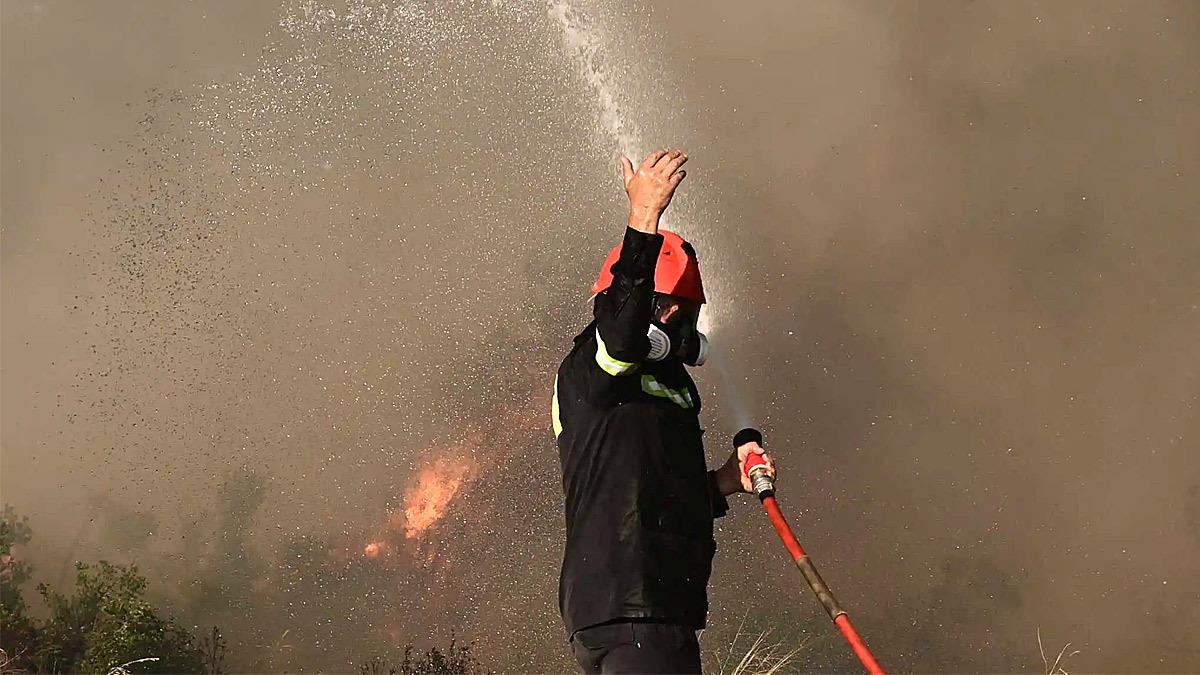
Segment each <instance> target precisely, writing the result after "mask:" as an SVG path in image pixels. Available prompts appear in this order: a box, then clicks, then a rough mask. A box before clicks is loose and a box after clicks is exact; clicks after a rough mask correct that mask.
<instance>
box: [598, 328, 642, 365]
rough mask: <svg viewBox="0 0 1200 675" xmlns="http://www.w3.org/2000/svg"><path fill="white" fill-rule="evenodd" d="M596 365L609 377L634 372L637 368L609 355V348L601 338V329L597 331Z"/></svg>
mask: <svg viewBox="0 0 1200 675" xmlns="http://www.w3.org/2000/svg"><path fill="white" fill-rule="evenodd" d="M596 365H598V366H600V369H601V370H603V371H604V372H606V373H608V374H609V375H624V374H626V373H629V372H632V371H633V370H635V369H636V368H637V365H638V364H636V363H628V362H626V361H622V360H620V359H614V358H613V357H612V355H610V354H609V353H608V348H607V347H605V346H604V340H603V339H602V338H601V337H600V329H598V328H597V329H596Z"/></svg>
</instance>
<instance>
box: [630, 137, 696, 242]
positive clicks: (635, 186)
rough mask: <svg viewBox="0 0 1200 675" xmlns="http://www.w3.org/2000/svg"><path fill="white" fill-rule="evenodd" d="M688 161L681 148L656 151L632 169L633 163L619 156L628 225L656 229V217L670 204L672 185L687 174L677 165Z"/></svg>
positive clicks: (673, 187) (636, 228)
mask: <svg viewBox="0 0 1200 675" xmlns="http://www.w3.org/2000/svg"><path fill="white" fill-rule="evenodd" d="M687 160H688V156H687V155H686V154H685V153H684V152H683V151H682V150H665V149H664V150H656V151H654V152H652V153H650V154H649V155H648V156H647V157H646V159H645V161H643V162H642V166H641V167H639V168H638V169H637V170H636V171H635V170H634V168H633V162H631V161H630V160H629V158H628V157H625V156H624V155H622V156H621V168H622V169H623V171H624V178H625V194H627V195H629V226H630V227H632V228H633V229H635V230H641V231H642V232H649V233H651V234H654V233H655V232H658V219H659V217H661V216H662V214H663V212H664V211H666V210H667V206H669V205H670V204H671V198H672V197H674V196H675V188H677V187H679V183H680V182H682V181H683V179H684V177H686V176H687V172H686V171H684V170H683V169H681V168H680V167H681V166H683V164H684V162H686V161H687Z"/></svg>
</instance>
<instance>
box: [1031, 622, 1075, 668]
mask: <svg viewBox="0 0 1200 675" xmlns="http://www.w3.org/2000/svg"><path fill="white" fill-rule="evenodd" d="M1037 641H1038V652H1039V653H1041V655H1042V666H1043V669H1044V670H1045V672H1046V675H1071V674H1070V673H1068V672H1067V669H1066V665H1067V659H1069V658H1071V657H1072V656H1075V655H1076V654H1078V653H1079V650H1078V649H1076V650H1075V651H1073V652H1071V653H1070V654H1068V653H1067V649H1069V648H1070V647H1071V643H1070V642H1068V643H1067V644H1065V645H1063V648H1062V649H1060V650H1058V656H1056V657H1055V658H1054V663H1050V659H1048V658H1046V650H1045V649H1044V648H1043V647H1042V629H1041V628H1040V627H1039V628H1038V629H1037Z"/></svg>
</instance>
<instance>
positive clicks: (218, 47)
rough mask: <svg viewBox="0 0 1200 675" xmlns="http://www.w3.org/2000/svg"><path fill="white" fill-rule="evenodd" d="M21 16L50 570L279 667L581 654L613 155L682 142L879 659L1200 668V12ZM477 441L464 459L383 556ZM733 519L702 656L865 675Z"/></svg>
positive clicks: (902, 9)
mask: <svg viewBox="0 0 1200 675" xmlns="http://www.w3.org/2000/svg"><path fill="white" fill-rule="evenodd" d="M252 5H254V4H253V3H252ZM3 11H4V31H5V34H4V44H5V45H6V46H5V59H4V62H3V63H4V66H3V67H4V78H3V80H4V93H5V96H4V104H3V105H4V125H5V132H6V133H5V152H4V184H5V188H6V189H5V193H4V204H3V209H4V213H3V219H4V222H5V223H6V228H5V232H4V253H3V255H4V270H3V273H4V312H5V316H4V319H5V320H4V322H3V334H4V355H5V364H4V365H5V378H4V419H5V424H4V433H3V444H4V458H3V461H4V471H3V475H4V494H5V500H6V501H11V502H12V503H14V504H15V505H16V506H17V507H18V508H19V509H21V510H22V511H24V512H27V513H29V514H30V516H31V518H32V524H33V526H34V535H35V539H34V541H33V542H32V543H33V546H32V547H31V551H32V552H33V556H34V563H35V565H36V566H37V568H38V569H39V570H40V571H41V573H42V574H43V575H44V576H46V577H48V580H50V581H53V580H54V578H53V577H54V575H55V574H57V572H58V570H60V568H61V567H62V564H63V561H64V560H65V559H67V558H79V559H84V560H92V559H95V558H97V557H101V556H105V557H109V558H110V559H115V560H121V561H136V562H137V563H138V564H139V565H140V566H141V567H142V568H143V569H145V570H146V571H147V572H148V574H149V575H150V576H151V578H152V579H165V580H167V581H164V582H163V583H160V584H156V586H157V587H158V592H159V593H160V594H161V595H162V598H163V600H164V601H165V602H169V603H171V604H172V606H173V607H175V608H176V609H177V610H178V611H179V612H181V613H183V614H184V615H185V616H186V617H187V618H188V620H190V621H194V622H196V623H197V624H200V625H204V624H206V623H214V622H215V623H217V624H219V625H222V627H223V628H225V629H226V632H227V633H228V634H231V635H232V636H233V637H232V640H231V643H232V646H233V648H234V651H233V654H234V657H235V660H236V663H235V665H236V666H237V667H238V668H239V669H243V670H259V671H261V670H267V669H288V670H319V669H325V670H334V669H348V668H352V667H353V665H354V661H355V659H356V658H360V657H361V658H362V659H365V658H367V657H368V656H369V654H370V653H372V652H376V651H379V650H384V649H386V648H387V647H388V646H389V645H395V644H400V643H403V642H405V641H407V640H410V639H415V640H417V642H418V643H422V642H423V641H425V640H428V641H429V642H439V641H441V642H444V638H445V637H447V636H448V635H449V633H450V632H451V631H452V630H454V631H457V632H458V634H460V635H465V636H467V637H469V638H476V639H478V640H479V647H480V649H481V657H482V658H483V659H484V660H485V662H488V663H489V664H492V665H494V667H496V668H498V669H501V670H505V671H512V670H520V671H551V670H554V671H561V670H566V669H570V668H571V667H572V666H571V661H570V656H569V653H568V652H567V650H566V648H565V646H564V643H563V639H562V638H563V636H562V635H561V627H560V625H559V621H558V617H557V608H556V606H555V601H556V595H555V594H556V582H557V572H558V562H559V556H560V555H561V548H560V545H561V536H562V532H561V529H562V528H561V517H562V515H561V499H560V486H559V483H558V476H557V472H558V461H557V457H556V455H555V453H554V447H553V442H552V439H551V435H550V433H549V431H548V426H549V421H548V420H547V419H544V417H546V416H547V410H548V393H549V383H550V381H551V379H552V373H553V370H554V368H555V367H556V366H557V364H558V360H559V359H560V358H561V356H562V354H563V353H564V352H565V350H566V349H567V346H568V344H569V339H570V337H571V336H572V335H573V334H574V333H575V332H576V331H577V330H578V329H579V328H580V327H581V326H582V325H583V323H584V322H586V320H587V316H586V311H585V308H584V305H583V304H582V303H581V302H580V300H581V298H583V297H584V296H585V295H586V292H587V291H586V289H587V287H588V284H589V283H590V282H591V280H592V278H593V275H594V274H595V272H596V270H597V268H598V266H599V263H600V261H601V259H602V257H603V254H604V252H606V251H607V250H608V248H609V247H611V246H612V245H613V243H614V242H615V241H616V240H617V238H618V237H619V232H620V227H621V224H622V222H623V212H622V209H623V207H624V204H623V199H624V197H623V195H622V194H621V191H620V187H619V182H618V175H619V174H618V171H617V167H618V165H617V154H618V152H625V153H626V154H632V155H633V156H634V157H635V159H636V158H637V155H641V154H643V153H644V152H646V151H647V150H649V149H652V148H653V147H658V146H682V147H685V148H687V149H688V150H689V152H690V154H691V156H692V159H691V161H690V162H689V165H688V169H689V178H688V180H687V182H686V183H685V184H684V187H683V189H682V190H681V193H680V194H679V195H678V196H677V198H676V203H675V204H673V206H672V209H671V212H670V214H669V226H670V227H672V228H673V229H677V230H678V231H680V232H681V233H682V234H684V235H685V236H687V237H688V238H689V239H692V240H693V241H695V242H696V243H697V247H698V249H699V251H700V256H701V261H702V269H703V270H704V273H705V279H706V284H707V286H708V290H709V295H710V297H711V299H712V302H711V303H710V306H709V307H708V308H707V310H706V317H705V321H706V322H707V324H708V329H709V330H710V331H711V333H712V337H713V341H714V348H715V350H716V351H715V353H714V355H713V358H712V362H711V363H712V366H711V367H706V368H704V369H699V370H698V371H697V374H698V378H699V379H700V383H701V391H702V394H703V395H704V400H705V407H704V413H703V414H704V422H705V424H706V426H708V432H707V434H706V439H708V445H709V453H710V457H709V459H710V464H711V463H716V462H719V461H722V460H723V459H724V456H725V455H726V453H727V452H728V451H729V448H728V445H727V442H728V441H727V439H728V437H729V434H731V433H732V432H733V431H736V430H737V429H738V428H740V427H741V426H745V425H747V424H753V425H755V426H759V427H760V428H762V429H763V430H764V432H766V434H767V443H768V446H769V447H770V448H771V449H772V450H773V451H774V452H775V453H776V454H777V455H778V458H779V464H780V470H781V473H782V475H781V478H780V482H779V489H780V500H781V502H782V503H783V506H784V508H785V509H787V511H788V515H789V518H790V519H791V520H792V522H793V524H794V525H796V527H797V531H798V533H799V535H800V538H801V541H802V542H804V544H805V545H806V547H807V548H808V549H809V550H810V552H811V553H812V554H813V555H814V557H815V558H816V560H817V562H818V563H819V564H820V565H821V567H822V571H823V574H824V576H825V578H826V580H827V581H829V583H830V584H831V585H832V587H833V588H834V589H835V591H836V592H837V593H838V595H839V598H840V599H841V600H842V602H843V604H845V605H846V606H847V608H848V609H849V610H850V611H851V613H852V615H853V616H854V617H855V621H856V624H857V625H858V626H859V628H860V630H861V631H862V632H863V634H864V636H865V637H866V638H867V640H868V641H869V643H870V644H871V645H872V647H873V648H874V649H875V650H876V652H877V653H878V654H879V656H880V658H881V660H882V661H883V662H884V664H885V665H888V666H889V667H891V668H893V669H898V670H915V671H951V670H953V671H1013V670H1027V669H1030V668H1040V667H1041V662H1040V657H1039V656H1038V654H1037V642H1036V631H1037V629H1038V628H1039V627H1040V628H1041V634H1042V636H1043V638H1044V639H1045V641H1046V642H1047V645H1048V646H1049V645H1056V644H1057V645H1061V643H1063V642H1066V641H1068V640H1069V641H1071V642H1072V643H1073V645H1074V647H1075V648H1079V649H1081V650H1082V653H1081V654H1080V655H1079V656H1077V657H1076V659H1075V660H1074V661H1073V662H1072V663H1071V664H1070V667H1073V668H1078V669H1082V670H1089V671H1093V670H1114V671H1145V670H1154V671H1164V672H1166V671H1183V670H1187V669H1188V668H1189V664H1192V663H1194V662H1195V661H1196V658H1197V651H1198V650H1200V644H1197V642H1196V638H1195V637H1194V633H1195V631H1194V630H1192V627H1194V625H1195V624H1196V622H1197V620H1198V619H1200V617H1197V615H1196V608H1195V606H1194V603H1189V602H1187V601H1186V599H1188V598H1190V597H1194V596H1195V594H1196V592H1197V591H1198V590H1200V589H1198V588H1197V587H1196V578H1195V575H1194V573H1193V572H1192V571H1191V569H1190V568H1191V566H1190V565H1189V563H1190V561H1192V560H1195V559H1196V557H1197V553H1200V551H1198V550H1197V549H1198V548H1200V536H1198V535H1197V532H1200V526H1198V525H1197V516H1196V514H1197V512H1198V511H1200V507H1198V506H1197V494H1198V493H1200V487H1198V486H1200V475H1198V474H1200V467H1198V466H1197V463H1196V460H1195V458H1194V452H1193V451H1192V450H1193V447H1194V439H1195V438H1196V432H1197V431H1198V428H1197V424H1198V422H1197V417H1196V414H1195V408H1196V401H1197V397H1198V396H1200V387H1198V385H1200V383H1198V381H1197V378H1196V373H1197V372H1200V368H1198V367H1197V366H1200V364H1198V363H1197V361H1198V357H1200V352H1198V351H1197V348H1196V343H1195V339H1194V336H1195V335H1196V334H1197V329H1198V328H1200V326H1198V325H1197V324H1198V323H1200V319H1198V317H1200V315H1198V314H1197V313H1196V299H1195V289H1196V288H1197V286H1198V282H1200V278H1198V277H1197V274H1198V273H1197V268H1196V266H1195V264H1194V261H1195V260H1196V258H1197V254H1200V250H1197V249H1198V246H1197V243H1196V242H1197V239H1196V237H1195V236H1194V235H1195V233H1194V231H1193V230H1194V228H1193V227H1192V223H1194V221H1195V216H1196V214H1197V213H1200V204H1197V201H1196V196H1195V191H1194V190H1190V189H1189V188H1190V186H1191V184H1193V183H1194V182H1195V181H1194V175H1195V173H1196V171H1197V169H1200V166H1198V165H1197V157H1200V153H1198V152H1197V145H1198V144H1200V137H1198V136H1197V132H1196V129H1200V110H1198V108H1200V106H1198V105H1197V101H1196V98H1195V91H1196V87H1197V82H1196V80H1197V75H1196V73H1197V72H1200V71H1198V69H1197V68H1196V64H1197V62H1198V61H1200V54H1198V53H1197V51H1198V50H1197V47H1196V45H1198V44H1200V36H1198V35H1197V33H1198V29H1197V25H1198V24H1197V20H1198V19H1200V16H1198V15H1197V11H1196V8H1195V7H1194V6H1192V5H1190V4H1171V3H1141V4H1138V5H1137V6H1136V7H1133V6H1126V5H1122V4H1119V3H1091V2H1089V3H1055V4H1054V5H1052V6H1047V5H1039V4H1036V3H1015V4H1014V3H1006V4H1005V5H1004V6H1003V11H1001V7H1000V6H999V5H990V4H987V3H971V4H968V5H962V6H954V7H944V6H939V7H934V6H928V7H927V6H924V5H920V6H909V5H900V6H895V7H885V8H881V7H879V6H878V5H876V4H873V3H842V4H838V5H809V4H797V3H774V4H762V5H746V4H744V3H743V4H739V5H736V6H725V5H720V4H718V5H713V6H706V7H696V6H692V5H678V4H677V5H670V4H667V5H663V6H656V5H635V6H628V7H627V6H624V5H619V4H617V3H597V4H588V5H576V4H571V3H565V2H554V3H549V4H548V5H543V4H534V3H530V4H521V3H511V4H510V3H481V2H466V1H465V0H464V1H463V2H453V3H407V2H366V1H359V0H355V1H352V2H329V3H324V2H295V3H293V2H289V3H285V4H283V5H282V7H274V6H268V5H255V6H247V7H246V8H242V9H238V10H234V9H231V8H229V7H225V6H223V5H216V4H206V5H203V6H199V7H196V6H192V5H189V6H187V7H182V6H178V7H175V6H172V7H167V6H165V5H164V6H162V7H160V6H158V5H155V6H154V7H153V8H147V7H142V6H133V5H130V6H129V7H124V6H116V5H114V6H111V7H110V8H108V9H105V10H103V11H101V10H98V9H95V8H92V7H90V6H89V5H75V6H71V5H34V4H25V5H17V4H15V3H11V4H5V5H3ZM233 11H239V12H242V14H238V15H235V14H231V12H233ZM136 22H143V23H144V24H145V25H146V26H147V30H145V31H143V32H142V33H143V34H145V35H147V36H151V37H150V39H149V41H147V42H145V43H143V42H139V41H131V40H128V39H125V38H124V36H125V35H126V34H127V31H128V26H129V25H132V24H133V23H136ZM138 25H142V24H138ZM84 27H86V30H85V29H84ZM49 54H53V55H54V57H55V58H54V59H50V58H48V56H47V55H49ZM163 55H168V56H166V57H164V56H163ZM55 64H62V65H61V66H59V65H55ZM85 83H86V84H85ZM72 97H75V99H77V100H73V99H72ZM447 449H454V450H455V452H457V453H461V457H459V455H457V454H456V455H455V457H456V458H461V459H462V460H463V461H464V462H469V463H470V465H471V466H473V467H478V469H477V471H475V472H474V473H473V474H472V478H471V479H470V480H469V481H465V482H464V483H463V485H464V487H461V489H459V491H458V492H456V493H455V494H454V496H453V497H452V498H451V499H450V500H449V501H447V502H446V503H444V504H443V503H442V502H441V501H440V500H439V501H438V502H437V505H438V507H439V508H438V510H437V515H438V518H437V519H436V521H435V522H434V523H433V524H432V525H430V526H429V527H428V528H427V529H424V530H423V531H422V534H421V536H420V537H414V538H411V539H410V538H407V537H405V536H404V534H403V529H402V528H401V529H400V530H399V531H398V533H397V532H396V531H392V530H391V529H388V523H389V522H390V521H389V519H390V518H391V514H394V513H397V512H403V511H404V508H405V494H406V489H408V488H410V486H413V485H420V476H421V475H422V473H421V472H422V471H423V470H425V469H427V468H428V467H429V466H430V465H431V461H433V460H435V459H436V457H437V455H438V453H439V452H443V451H446V450H447ZM734 501H735V502H736V503H735V505H734V509H733V510H732V512H731V513H730V514H729V515H728V516H726V517H725V518H723V519H722V520H721V521H718V526H719V528H720V530H721V531H720V533H719V535H718V538H719V541H720V548H721V550H720V552H719V553H718V560H717V567H716V571H715V574H714V579H713V584H712V605H713V614H712V619H711V621H710V628H709V630H708V631H707V632H706V633H705V635H704V637H703V644H704V645H705V649H706V652H709V653H712V649H715V646H717V645H721V644H725V643H728V641H729V640H728V638H730V637H731V636H732V634H733V633H734V631H735V630H736V629H737V627H738V625H739V623H740V622H741V620H742V618H743V617H745V618H747V621H748V623H750V624H753V625H755V626H756V627H757V626H768V625H769V626H772V627H773V628H774V629H775V630H776V631H777V632H776V635H777V636H781V637H784V638H785V639H788V640H800V639H803V638H816V639H817V641H816V643H815V645H814V646H811V647H809V649H808V650H807V651H806V655H805V659H804V660H803V666H804V668H805V669H811V670H821V671H829V670H843V669H850V668H852V667H853V662H852V660H851V659H850V657H849V656H848V654H847V651H846V649H845V648H844V646H842V645H841V644H839V643H838V642H837V639H836V637H835V636H832V635H831V633H832V629H831V628H830V627H829V626H828V625H827V622H826V621H825V620H824V619H822V618H821V617H820V616H819V612H820V610H819V608H818V607H817V606H816V604H815V603H813V602H812V600H811V598H810V597H808V595H807V593H808V591H807V590H805V589H803V588H802V585H801V584H800V583H798V580H797V579H796V578H795V575H794V570H793V569H791V568H790V567H789V566H788V565H787V564H785V563H786V561H785V556H784V554H783V552H782V551H781V550H779V545H778V542H777V541H775V540H774V539H773V537H774V535H773V533H772V532H771V531H770V528H769V526H768V525H767V524H766V523H765V521H764V520H763V518H762V517H761V514H760V513H759V512H758V510H757V509H756V508H755V505H754V504H752V503H751V502H750V501H749V500H745V499H742V500H738V499H735V500H734ZM372 544H376V545H377V547H376V548H374V549H371V550H372V551H374V553H373V554H372V553H369V552H368V546H370V545H372ZM748 569H753V570H754V571H755V574H753V575H748V574H747V570H748ZM748 576H749V577H752V578H753V580H751V581H748V580H747V578H748ZM747 614H749V616H747ZM513 617H516V619H514V618H513ZM429 642H425V644H428V643H429Z"/></svg>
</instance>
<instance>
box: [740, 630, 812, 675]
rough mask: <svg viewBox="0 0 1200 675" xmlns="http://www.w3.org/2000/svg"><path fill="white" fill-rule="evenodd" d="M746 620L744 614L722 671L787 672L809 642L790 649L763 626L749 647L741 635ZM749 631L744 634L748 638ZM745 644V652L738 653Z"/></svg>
mask: <svg viewBox="0 0 1200 675" xmlns="http://www.w3.org/2000/svg"><path fill="white" fill-rule="evenodd" d="M745 624H746V620H745V618H743V619H742V623H741V624H739V625H738V629H737V633H736V634H734V636H733V641H732V642H730V644H729V651H728V652H727V653H726V654H725V657H724V658H723V659H722V660H721V664H720V665H721V669H720V671H719V675H777V674H781V673H784V672H788V671H786V670H784V669H785V668H786V667H787V666H788V665H790V664H792V662H793V661H794V660H795V658H796V655H797V654H799V653H800V652H802V651H804V649H805V647H807V646H808V643H809V641H808V640H806V641H804V642H802V643H800V645H799V646H796V647H794V648H791V649H789V648H788V647H787V646H786V645H784V644H783V643H782V642H779V641H772V640H771V639H770V634H771V632H770V631H769V630H764V631H762V632H760V633H759V634H758V635H757V636H756V637H755V638H754V639H753V641H752V642H751V643H750V645H749V646H748V647H743V646H742V644H741V643H743V642H744V640H743V639H742V638H743V629H744V628H745ZM749 635H750V634H749V633H746V634H745V636H746V638H747V639H748V638H749ZM743 648H744V649H745V652H742V653H741V655H740V657H739V656H736V655H737V654H738V653H739V652H740V651H741V649H743ZM735 658H737V662H736V663H734V662H733V660H734V659H735ZM731 666H732V668H731Z"/></svg>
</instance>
